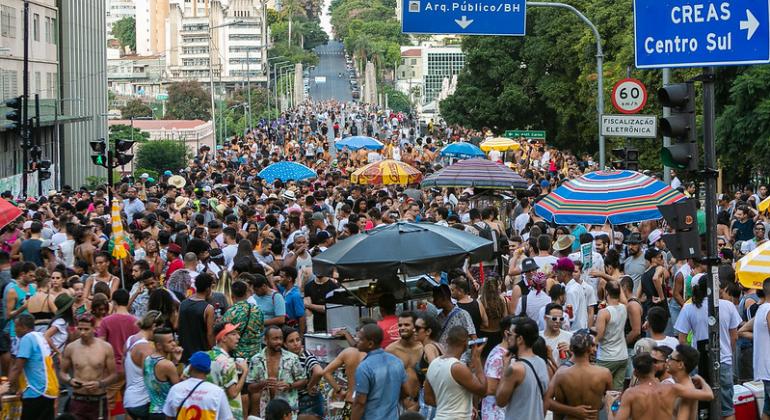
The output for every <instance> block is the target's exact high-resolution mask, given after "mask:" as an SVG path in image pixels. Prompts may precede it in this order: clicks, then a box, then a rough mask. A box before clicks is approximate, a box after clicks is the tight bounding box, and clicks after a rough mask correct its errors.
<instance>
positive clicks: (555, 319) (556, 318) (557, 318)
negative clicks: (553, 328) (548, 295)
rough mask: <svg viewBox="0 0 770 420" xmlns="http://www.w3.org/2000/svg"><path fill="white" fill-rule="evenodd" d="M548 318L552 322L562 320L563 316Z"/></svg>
mask: <svg viewBox="0 0 770 420" xmlns="http://www.w3.org/2000/svg"><path fill="white" fill-rule="evenodd" d="M549 318H550V319H551V321H553V322H564V317H563V316H551V317H549Z"/></svg>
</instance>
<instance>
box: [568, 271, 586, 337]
mask: <svg viewBox="0 0 770 420" xmlns="http://www.w3.org/2000/svg"><path fill="white" fill-rule="evenodd" d="M589 287H591V286H589ZM565 289H566V293H567V300H566V302H565V304H564V307H565V310H564V313H565V314H566V313H567V310H566V306H567V305H572V318H571V319H570V323H571V324H572V331H577V330H579V329H582V328H588V300H587V299H586V292H585V289H584V288H583V283H578V282H577V281H576V280H575V279H571V280H570V281H569V283H567V285H566V287H565Z"/></svg>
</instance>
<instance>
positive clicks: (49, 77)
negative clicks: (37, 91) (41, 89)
mask: <svg viewBox="0 0 770 420" xmlns="http://www.w3.org/2000/svg"><path fill="white" fill-rule="evenodd" d="M45 76H46V77H45V90H46V94H47V96H48V97H49V98H53V97H55V95H54V93H53V87H54V84H53V80H54V73H46V75H45Z"/></svg>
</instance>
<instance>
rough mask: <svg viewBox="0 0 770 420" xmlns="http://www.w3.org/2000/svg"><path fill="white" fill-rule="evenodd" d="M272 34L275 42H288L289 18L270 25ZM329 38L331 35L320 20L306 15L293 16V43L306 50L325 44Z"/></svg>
mask: <svg viewBox="0 0 770 420" xmlns="http://www.w3.org/2000/svg"><path fill="white" fill-rule="evenodd" d="M270 34H271V35H272V36H273V42H274V44H288V39H289V22H288V20H280V21H277V22H275V23H274V24H272V25H270ZM328 40H329V35H327V34H326V32H324V30H323V29H322V28H321V25H320V23H319V22H318V21H316V20H309V19H308V18H306V17H304V16H294V17H293V20H292V24H291V44H292V45H297V46H299V47H301V48H303V49H305V50H312V49H313V48H315V47H317V46H319V45H323V44H325V43H326V42H327V41H328Z"/></svg>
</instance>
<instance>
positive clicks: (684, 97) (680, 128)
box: [658, 82, 698, 171]
mask: <svg viewBox="0 0 770 420" xmlns="http://www.w3.org/2000/svg"><path fill="white" fill-rule="evenodd" d="M658 100H659V101H660V103H661V104H662V105H663V106H664V107H669V108H671V115H670V116H668V117H664V118H661V119H660V130H661V131H662V132H663V135H664V136H666V137H670V138H671V143H672V144H671V146H667V147H663V149H661V151H660V158H661V160H662V161H663V163H664V164H665V165H666V166H668V167H671V168H675V169H681V170H689V171H694V170H697V169H698V140H697V126H696V122H695V84H694V83H693V82H688V83H678V84H675V85H669V86H664V87H662V88H660V89H659V90H658Z"/></svg>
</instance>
